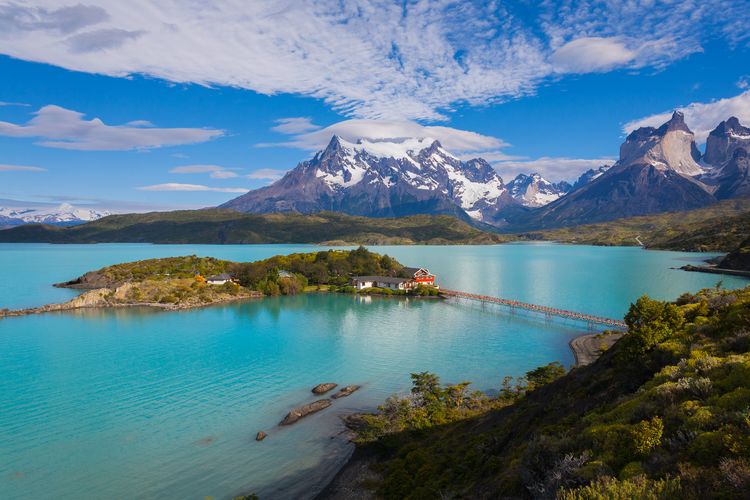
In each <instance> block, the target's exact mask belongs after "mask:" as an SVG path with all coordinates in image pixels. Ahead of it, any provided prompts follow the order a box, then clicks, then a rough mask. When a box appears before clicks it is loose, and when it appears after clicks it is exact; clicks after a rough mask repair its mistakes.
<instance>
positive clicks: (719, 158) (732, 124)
mask: <svg viewBox="0 0 750 500" xmlns="http://www.w3.org/2000/svg"><path fill="white" fill-rule="evenodd" d="M737 148H744V149H745V150H748V151H750V128H747V127H743V126H742V124H741V123H740V121H739V120H738V119H737V118H736V117H734V116H733V117H731V118H729V119H728V120H725V121H723V122H721V123H720V124H719V125H718V126H717V127H716V128H715V129H713V130H712V131H711V133H710V134H709V135H708V138H707V139H706V154H705V155H703V161H704V162H705V163H707V164H709V165H712V166H714V167H721V166H723V165H724V164H725V163H726V162H728V161H729V160H731V159H732V157H733V155H734V152H735V150H737Z"/></svg>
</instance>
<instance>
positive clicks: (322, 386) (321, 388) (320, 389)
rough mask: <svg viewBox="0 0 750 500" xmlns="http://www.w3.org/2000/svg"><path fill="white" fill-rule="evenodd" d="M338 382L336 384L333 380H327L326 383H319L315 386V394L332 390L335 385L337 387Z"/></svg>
mask: <svg viewBox="0 0 750 500" xmlns="http://www.w3.org/2000/svg"><path fill="white" fill-rule="evenodd" d="M337 386H338V384H334V383H333V382H326V383H324V384H318V385H316V386H315V387H313V390H312V392H313V394H325V393H326V392H328V391H330V390H331V389H333V388H334V387H337Z"/></svg>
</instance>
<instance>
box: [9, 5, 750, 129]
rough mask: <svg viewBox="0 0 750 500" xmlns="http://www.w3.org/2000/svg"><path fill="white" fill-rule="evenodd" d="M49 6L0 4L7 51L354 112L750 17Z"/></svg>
mask: <svg viewBox="0 0 750 500" xmlns="http://www.w3.org/2000/svg"><path fill="white" fill-rule="evenodd" d="M71 1H74V0H71ZM49 3H50V1H49V0H28V1H26V2H23V4H19V3H12V4H10V5H5V6H1V7H0V53H3V54H6V55H9V56H12V57H15V58H19V59H24V60H31V61H37V62H45V63H50V64H55V65H58V66H61V67H64V68H67V69H72V70H77V71H85V72H90V73H97V74H105V75H110V76H117V77H122V76H127V75H131V74H145V75H149V76H152V77H157V78H163V79H165V80H168V81H172V82H190V83H197V84H201V85H227V86H233V87H238V88H244V89H251V90H254V91H256V92H260V93H263V94H269V95H270V94H276V93H292V94H301V95H306V96H311V97H314V98H319V99H323V100H325V102H327V103H328V104H329V105H330V106H332V107H333V108H334V109H335V110H336V111H339V112H341V113H343V114H345V115H347V116H351V117H354V118H369V119H374V118H385V119H410V120H415V119H426V120H438V119H442V118H445V115H446V114H447V113H450V112H451V110H452V109H453V108H455V107H456V106H458V105H470V106H480V105H486V104H491V103H495V102H498V101H503V100H507V99H513V98H517V97H520V96H524V95H528V94H532V93H534V91H535V89H536V87H537V86H538V85H539V84H540V83H542V82H544V81H546V80H548V79H550V78H556V77H557V76H556V70H555V64H554V63H555V62H557V65H558V66H560V64H562V65H563V67H567V68H568V69H569V70H570V69H571V68H572V69H573V70H575V71H590V70H594V71H600V70H603V69H606V68H610V67H617V66H620V65H625V66H627V67H643V66H646V65H648V66H654V67H661V66H663V65H666V64H669V63H670V62H672V61H675V60H678V59H681V58H683V57H685V56H687V55H689V54H691V53H694V52H696V51H699V50H701V43H702V41H703V40H704V39H723V40H729V41H732V43H738V42H739V41H741V40H742V39H743V36H744V35H738V32H740V31H742V28H743V25H742V24H741V23H739V24H738V21H741V20H742V19H745V18H746V17H747V15H746V14H747V10H746V6H745V7H744V8H743V4H744V3H745V2H724V1H723V0H684V1H681V2H653V1H650V0H634V1H629V2H622V1H620V0H605V1H602V0H575V1H574V0H560V1H555V2H552V1H549V0H536V1H534V0H532V1H531V3H530V4H529V5H528V6H527V7H525V8H519V7H517V6H514V4H513V3H512V2H511V3H509V4H508V6H506V5H505V3H500V2H485V1H480V0H476V1H474V2H470V1H457V0H440V1H430V0H413V1H410V2H401V1H392V0H351V1H348V2H339V3H336V4H335V7H332V5H331V3H330V2H328V1H325V0H277V1H270V0H261V1H254V2H239V1H228V0H227V1H222V2H212V3H211V4H210V6H209V7H207V6H206V4H205V2H196V1H192V2H186V1H181V0H158V1H157V0H129V1H127V2H122V1H116V0H97V2H96V4H97V5H96V6H86V5H82V4H78V5H74V6H68V7H62V8H52V7H49V6H48V4H49ZM55 3H57V2H55ZM530 13H533V14H534V15H530ZM730 28H731V29H730ZM745 31H746V30H745ZM581 40H588V42H586V43H584V42H582V41H581ZM594 40H600V42H598V48H599V49H602V48H604V49H606V50H603V51H601V52H602V53H598V52H597V50H596V47H592V46H594V45H596V43H594V42H592V41H594ZM603 40H607V42H603ZM634 41H637V43H636V42H634ZM574 49H575V50H574ZM584 49H585V50H584ZM101 51H105V52H104V53H103V52H101ZM582 51H583V55H582V53H581V52H582ZM553 54H556V55H555V56H554V57H553ZM295 125H296V126H297V127H299V126H302V125H304V124H303V123H302V122H298V123H297V124H291V125H289V126H291V127H294V126H295ZM278 126H280V127H283V126H284V124H283V123H280V124H279V125H278ZM287 130H288V131H293V130H292V129H290V128H288V127H287ZM310 131H312V130H311V129H310V130H301V129H299V128H297V129H296V131H295V133H305V132H310Z"/></svg>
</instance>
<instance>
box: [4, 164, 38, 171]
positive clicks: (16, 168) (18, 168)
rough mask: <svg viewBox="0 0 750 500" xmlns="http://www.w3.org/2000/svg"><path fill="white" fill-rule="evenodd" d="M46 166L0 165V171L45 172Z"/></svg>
mask: <svg viewBox="0 0 750 500" xmlns="http://www.w3.org/2000/svg"><path fill="white" fill-rule="evenodd" d="M46 171H47V169H46V168H41V167H29V166H26V165H0V172H46Z"/></svg>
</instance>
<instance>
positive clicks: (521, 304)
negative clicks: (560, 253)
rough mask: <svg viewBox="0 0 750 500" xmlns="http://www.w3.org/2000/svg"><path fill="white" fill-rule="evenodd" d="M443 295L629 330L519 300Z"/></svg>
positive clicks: (614, 323)
mask: <svg viewBox="0 0 750 500" xmlns="http://www.w3.org/2000/svg"><path fill="white" fill-rule="evenodd" d="M440 293H441V295H444V296H446V297H455V298H459V299H469V300H478V301H481V302H488V303H492V304H500V305H503V306H508V307H510V308H519V309H525V310H527V311H534V312H539V313H543V314H546V315H548V316H558V317H562V318H567V319H574V320H577V321H584V322H587V323H589V324H598V325H606V326H609V327H612V328H623V329H624V328H627V327H628V326H627V325H626V324H625V322H624V321H622V320H619V319H611V318H604V317H602V316H594V315H592V314H584V313H579V312H575V311H568V310H566V309H557V308H555V307H547V306H540V305H536V304H528V303H526V302H519V301H517V300H508V299H501V298H499V297H490V296H489V295H477V294H475V293H468V292H459V291H456V290H446V289H445V288H441V289H440Z"/></svg>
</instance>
